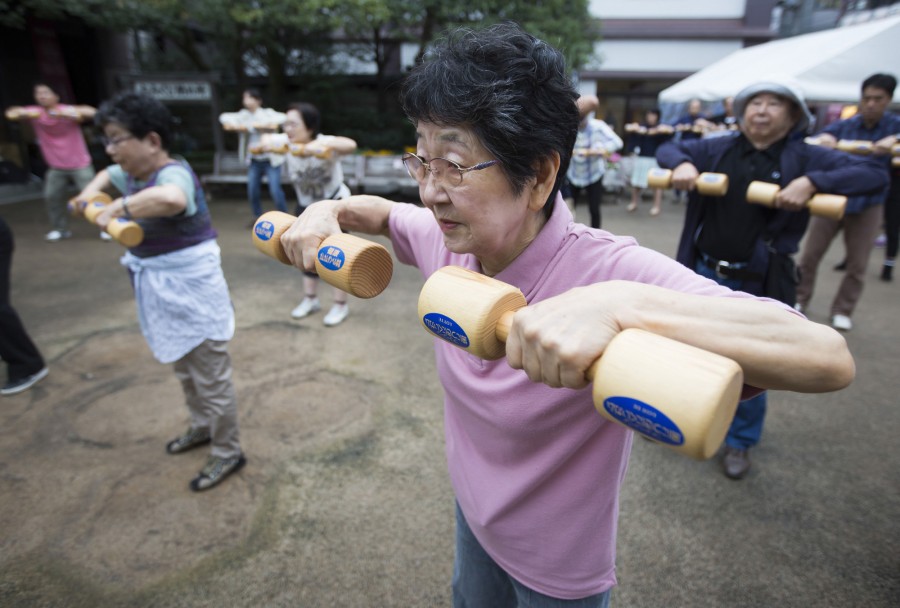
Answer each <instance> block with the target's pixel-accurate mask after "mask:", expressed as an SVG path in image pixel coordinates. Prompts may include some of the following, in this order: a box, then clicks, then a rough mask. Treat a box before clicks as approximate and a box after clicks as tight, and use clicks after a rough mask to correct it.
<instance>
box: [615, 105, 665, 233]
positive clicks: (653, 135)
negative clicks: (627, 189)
mask: <svg viewBox="0 0 900 608" xmlns="http://www.w3.org/2000/svg"><path fill="white" fill-rule="evenodd" d="M625 130H626V131H627V132H628V133H629V135H628V147H627V151H628V152H630V153H631V154H633V155H634V165H633V168H632V171H631V203H629V205H628V207H627V209H628V212H629V213H632V212H634V211H636V210H637V208H638V202H639V201H640V198H641V195H642V194H643V192H644V190H645V189H646V188H647V174H649V173H650V170H651V169H655V168H657V167H658V166H659V165H657V164H656V150H657V148H659V146H660V144H662V143H663V142H664V141H666V140H668V139H670V138H671V137H672V134H673V133H674V130H673V128H672V126H671V125H664V124H660V122H659V110H657V109H655V108H654V109H652V110H647V112H646V113H645V114H644V122H643V123H641V124H634V123H631V124H628V125H625ZM662 195H663V192H662V190H660V189H658V188H657V189H655V190H654V191H653V207H652V208H651V209H650V215H654V216H655V215H659V213H660V212H661V211H662Z"/></svg>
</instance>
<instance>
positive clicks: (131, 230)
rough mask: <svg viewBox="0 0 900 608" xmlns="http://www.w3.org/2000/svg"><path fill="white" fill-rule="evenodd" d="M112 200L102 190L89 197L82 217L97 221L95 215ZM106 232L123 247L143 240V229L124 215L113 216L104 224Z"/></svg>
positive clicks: (138, 243) (137, 243) (135, 245)
mask: <svg viewBox="0 0 900 608" xmlns="http://www.w3.org/2000/svg"><path fill="white" fill-rule="evenodd" d="M111 202H112V199H111V198H110V197H109V195H108V194H105V193H103V192H101V193H99V194H96V195H94V196H92V197H91V200H90V202H88V203H86V205H85V206H84V208H83V214H84V218H85V219H86V220H87V221H89V222H90V223H92V224H96V223H97V217H98V216H99V215H100V214H101V213H103V210H104V209H105V208H106V206H107V205H108V204H109V203H111ZM106 232H107V233H108V234H109V236H111V237H112V238H113V239H114V240H115V241H116V242H117V243H119V244H120V245H124V246H125V247H137V246H138V245H140V244H141V243H142V242H143V241H144V229H143V228H141V225H140V224H138V223H137V222H135V221H132V220H128V219H125V218H124V217H117V218H114V219H113V220H112V221H110V222H109V223H108V224H107V225H106Z"/></svg>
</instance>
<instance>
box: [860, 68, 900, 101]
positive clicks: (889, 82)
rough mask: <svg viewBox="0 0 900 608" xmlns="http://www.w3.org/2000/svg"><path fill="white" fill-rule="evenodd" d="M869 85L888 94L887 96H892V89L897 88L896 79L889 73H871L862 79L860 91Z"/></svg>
mask: <svg viewBox="0 0 900 608" xmlns="http://www.w3.org/2000/svg"><path fill="white" fill-rule="evenodd" d="M869 87H875V88H876V89H881V90H882V91H885V92H886V93H887V94H888V97H891V98H893V97H894V89H896V88H897V79H896V78H894V76H893V75H891V74H881V73H878V74H872V75H871V76H869V77H868V78H866V79H865V80H863V83H862V87H860V90H861V91H865V90H866V89H867V88H869Z"/></svg>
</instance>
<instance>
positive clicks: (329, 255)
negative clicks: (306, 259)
mask: <svg viewBox="0 0 900 608" xmlns="http://www.w3.org/2000/svg"><path fill="white" fill-rule="evenodd" d="M318 256H319V263H320V264H322V266H324V267H325V268H327V269H328V270H340V269H341V267H342V266H343V265H344V251H343V249H341V248H340V247H335V246H333V245H326V246H325V247H322V248H321V249H319V254H318Z"/></svg>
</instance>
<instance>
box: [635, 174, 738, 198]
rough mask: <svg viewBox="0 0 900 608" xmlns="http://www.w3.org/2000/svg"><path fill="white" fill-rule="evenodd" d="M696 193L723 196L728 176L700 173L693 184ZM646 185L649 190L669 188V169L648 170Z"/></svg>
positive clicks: (670, 182) (670, 180)
mask: <svg viewBox="0 0 900 608" xmlns="http://www.w3.org/2000/svg"><path fill="white" fill-rule="evenodd" d="M694 184H695V185H696V187H697V192H699V193H700V194H702V195H704V196H725V193H726V192H728V176H727V175H725V174H724V173H701V174H700V175H699V176H698V177H697V180H696V181H695V182H694ZM647 185H648V186H650V187H651V188H663V189H665V188H671V187H672V170H671V169H650V172H649V173H647Z"/></svg>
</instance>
